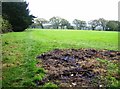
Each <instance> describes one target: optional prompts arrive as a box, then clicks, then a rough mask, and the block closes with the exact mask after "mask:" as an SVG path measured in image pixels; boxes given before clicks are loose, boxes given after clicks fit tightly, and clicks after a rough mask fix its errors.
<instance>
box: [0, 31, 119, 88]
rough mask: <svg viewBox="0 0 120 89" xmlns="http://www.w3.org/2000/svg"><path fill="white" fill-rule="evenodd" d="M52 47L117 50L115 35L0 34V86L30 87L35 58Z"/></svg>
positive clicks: (59, 33)
mask: <svg viewBox="0 0 120 89" xmlns="http://www.w3.org/2000/svg"><path fill="white" fill-rule="evenodd" d="M56 48H59V49H66V48H76V49H77V48H95V49H108V50H118V32H107V31H87V30H86V31H84V30H45V29H44V30H40V29H34V30H30V29H28V30H27V31H25V32H16V33H15V32H13V33H7V34H2V59H3V60H2V63H3V69H2V70H3V79H2V80H3V81H2V84H3V86H6V87H8V86H11V87H13V86H18V87H20V86H31V85H32V86H34V84H33V83H32V81H33V80H34V78H35V77H34V76H35V75H36V71H37V70H38V69H37V68H36V66H35V65H36V63H37V62H38V61H37V60H36V56H37V55H39V54H41V53H43V52H47V51H49V50H53V49H56ZM41 70H42V69H41ZM41 75H42V76H41V78H42V77H44V73H43V74H41Z"/></svg>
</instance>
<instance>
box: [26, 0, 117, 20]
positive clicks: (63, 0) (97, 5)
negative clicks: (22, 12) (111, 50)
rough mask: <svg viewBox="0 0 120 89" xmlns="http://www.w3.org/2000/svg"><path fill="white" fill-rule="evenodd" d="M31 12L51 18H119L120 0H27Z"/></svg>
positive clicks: (41, 16) (40, 16)
mask: <svg viewBox="0 0 120 89" xmlns="http://www.w3.org/2000/svg"><path fill="white" fill-rule="evenodd" d="M26 1H27V2H29V9H30V11H31V14H33V15H35V16H37V17H39V18H46V19H50V18H51V17H53V16H60V17H62V18H65V19H67V20H69V21H70V22H71V21H73V20H74V19H76V18H77V19H80V20H85V21H89V20H93V19H98V18H105V19H107V20H118V1H119V0H26Z"/></svg>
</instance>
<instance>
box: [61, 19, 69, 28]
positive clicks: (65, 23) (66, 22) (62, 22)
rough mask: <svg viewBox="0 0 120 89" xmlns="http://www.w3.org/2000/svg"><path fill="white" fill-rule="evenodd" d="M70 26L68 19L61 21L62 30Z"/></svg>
mask: <svg viewBox="0 0 120 89" xmlns="http://www.w3.org/2000/svg"><path fill="white" fill-rule="evenodd" d="M68 24H69V22H68V21H67V20H66V19H63V18H62V19H61V21H60V26H61V29H64V28H65V26H66V27H67V26H68Z"/></svg>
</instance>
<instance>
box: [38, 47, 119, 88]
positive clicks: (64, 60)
mask: <svg viewBox="0 0 120 89" xmlns="http://www.w3.org/2000/svg"><path fill="white" fill-rule="evenodd" d="M96 58H100V59H105V60H111V61H113V62H114V63H118V62H119V58H120V52H119V51H112V50H95V49H55V50H53V51H50V52H47V53H44V54H41V55H40V56H37V59H40V60H41V61H42V66H41V67H43V68H44V69H45V70H46V71H47V73H46V77H45V78H44V79H43V80H41V81H38V82H37V84H38V85H43V84H44V83H46V82H53V83H55V84H57V85H58V86H60V87H84V86H100V85H102V86H105V85H106V83H105V81H103V82H102V81H101V80H100V79H99V76H100V75H106V73H107V70H106V68H105V66H103V65H101V64H100V62H98V61H97V60H96ZM39 65H41V64H37V66H39Z"/></svg>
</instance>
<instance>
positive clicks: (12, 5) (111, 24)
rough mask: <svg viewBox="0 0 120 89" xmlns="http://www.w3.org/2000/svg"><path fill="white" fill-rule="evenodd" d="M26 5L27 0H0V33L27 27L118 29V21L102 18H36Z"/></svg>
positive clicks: (119, 23) (21, 29)
mask: <svg viewBox="0 0 120 89" xmlns="http://www.w3.org/2000/svg"><path fill="white" fill-rule="evenodd" d="M28 5H29V4H28V3H27V2H2V16H0V33H5V32H10V31H14V32H20V31H24V30H25V29H27V28H29V27H32V28H42V29H44V28H47V29H77V30H91V29H92V30H104V31H120V22H119V21H114V20H105V19H104V18H100V19H95V20H91V21H89V22H86V21H83V20H79V19H74V20H73V22H72V23H70V22H69V21H68V20H66V19H64V18H61V17H58V16H54V17H52V18H50V19H49V20H46V19H44V18H36V17H35V16H33V15H30V13H29V12H30V11H29V8H28ZM1 25H2V26H1Z"/></svg>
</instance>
